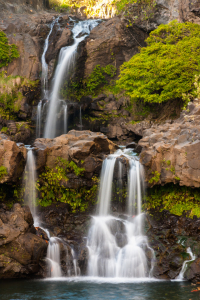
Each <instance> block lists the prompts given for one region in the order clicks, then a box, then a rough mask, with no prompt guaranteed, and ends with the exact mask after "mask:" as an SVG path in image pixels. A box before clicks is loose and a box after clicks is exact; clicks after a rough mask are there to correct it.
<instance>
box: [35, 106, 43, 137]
mask: <svg viewBox="0 0 200 300" xmlns="http://www.w3.org/2000/svg"><path fill="white" fill-rule="evenodd" d="M41 121H42V101H41V100H40V102H39V103H38V106H37V121H36V137H37V138H39V137H40V136H41Z"/></svg>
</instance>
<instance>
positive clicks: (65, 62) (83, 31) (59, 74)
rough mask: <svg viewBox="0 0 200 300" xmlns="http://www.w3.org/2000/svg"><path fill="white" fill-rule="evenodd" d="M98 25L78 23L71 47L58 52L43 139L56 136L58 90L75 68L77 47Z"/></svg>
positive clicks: (85, 22)
mask: <svg viewBox="0 0 200 300" xmlns="http://www.w3.org/2000/svg"><path fill="white" fill-rule="evenodd" d="M98 23H99V21H98V20H85V21H80V22H78V23H77V24H76V25H75V26H74V28H73V30H72V33H73V36H74V44H73V45H72V46H67V47H63V48H62V49H61V51H60V54H59V58H58V64H57V67H56V71H55V76H54V79H53V86H52V91H51V96H50V103H49V109H48V114H47V120H46V124H45V131H44V137H45V138H54V137H55V136H56V129H57V114H58V106H59V93H60V89H61V87H62V84H63V81H64V79H65V80H67V81H68V80H69V78H70V76H71V73H72V72H73V70H74V68H75V63H76V53H77V48H78V45H79V44H80V42H81V41H83V40H84V39H85V38H86V36H88V35H89V33H90V31H91V30H92V29H93V28H94V27H95V26H97V25H98Z"/></svg>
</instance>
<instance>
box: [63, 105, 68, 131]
mask: <svg viewBox="0 0 200 300" xmlns="http://www.w3.org/2000/svg"><path fill="white" fill-rule="evenodd" d="M63 107H64V133H67V104H65V105H64V106H63Z"/></svg>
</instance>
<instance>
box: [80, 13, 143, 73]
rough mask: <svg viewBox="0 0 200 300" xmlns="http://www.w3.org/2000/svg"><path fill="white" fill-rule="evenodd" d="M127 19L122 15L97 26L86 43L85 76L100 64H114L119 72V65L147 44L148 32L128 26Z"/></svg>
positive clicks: (102, 65) (83, 53)
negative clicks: (122, 17) (121, 17)
mask: <svg viewBox="0 0 200 300" xmlns="http://www.w3.org/2000/svg"><path fill="white" fill-rule="evenodd" d="M127 24H128V23H127V21H125V20H121V19H120V17H115V18H113V19H110V20H107V21H105V22H102V23H101V24H100V25H98V26H97V27H95V28H94V29H93V30H92V31H91V33H90V36H89V37H88V38H87V39H86V44H85V48H84V51H83V52H82V55H83V56H85V60H86V61H85V69H84V76H85V77H86V76H88V75H89V74H90V73H91V72H92V71H93V69H94V68H95V67H96V66H97V65H100V66H101V67H105V66H107V65H109V64H112V65H114V66H115V67H116V68H117V70H118V74H119V66H120V65H121V64H122V63H123V62H125V61H128V60H129V59H130V58H131V57H132V56H133V55H134V54H136V53H138V52H139V51H138V48H139V47H143V46H145V42H144V41H145V39H146V38H147V34H146V33H145V32H144V31H143V30H140V29H139V28H138V27H136V26H132V27H127Z"/></svg>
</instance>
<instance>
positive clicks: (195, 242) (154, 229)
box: [145, 211, 200, 282]
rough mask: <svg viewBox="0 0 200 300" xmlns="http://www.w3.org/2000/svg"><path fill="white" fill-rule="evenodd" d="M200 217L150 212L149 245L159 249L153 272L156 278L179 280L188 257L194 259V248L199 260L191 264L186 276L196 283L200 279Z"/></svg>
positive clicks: (148, 215)
mask: <svg viewBox="0 0 200 300" xmlns="http://www.w3.org/2000/svg"><path fill="white" fill-rule="evenodd" d="M199 225H200V219H197V218H196V217H194V218H193V219H189V218H187V217H186V216H185V215H182V216H181V217H179V216H175V215H172V214H170V213H169V212H168V211H163V212H162V213H156V212H155V211H151V212H150V214H147V215H146V226H145V228H146V234H147V236H148V239H149V245H150V247H152V248H153V249H154V251H155V266H154V269H153V275H154V276H155V277H156V278H160V279H161V278H162V279H175V278H176V277H177V276H178V274H179V273H180V271H181V268H182V265H183V262H184V260H190V259H191V257H190V256H189V255H188V254H187V248H188V247H190V248H191V251H192V253H193V254H195V256H196V259H195V261H194V262H192V263H189V264H188V265H187V266H188V268H187V271H186V272H185V274H184V276H185V278H187V279H188V280H191V281H193V282H197V281H199V266H198V263H199V259H200V247H199V230H200V227H199Z"/></svg>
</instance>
